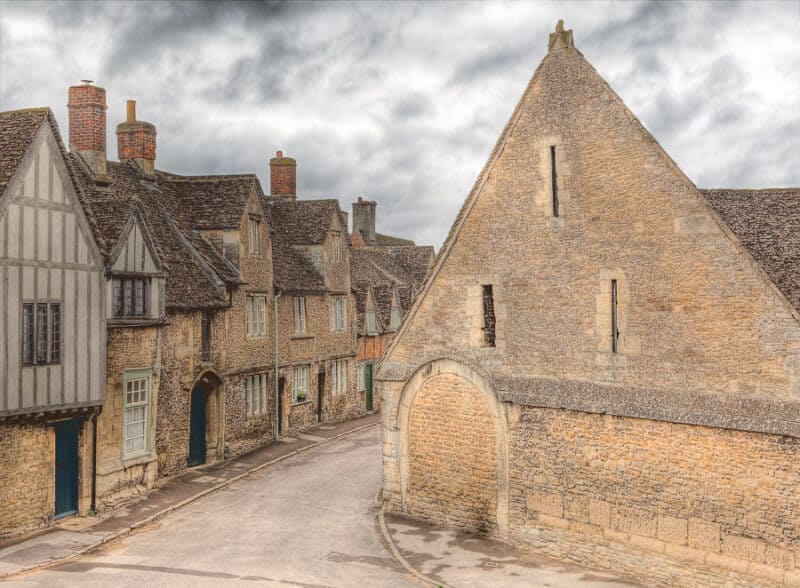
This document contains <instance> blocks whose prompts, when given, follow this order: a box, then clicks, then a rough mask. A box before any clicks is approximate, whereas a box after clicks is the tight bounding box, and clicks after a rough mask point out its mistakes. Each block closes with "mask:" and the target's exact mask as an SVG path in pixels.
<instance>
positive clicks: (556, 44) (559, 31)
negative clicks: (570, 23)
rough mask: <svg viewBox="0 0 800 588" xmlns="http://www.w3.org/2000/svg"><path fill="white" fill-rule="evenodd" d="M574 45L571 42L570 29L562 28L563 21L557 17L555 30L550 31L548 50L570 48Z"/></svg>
mask: <svg viewBox="0 0 800 588" xmlns="http://www.w3.org/2000/svg"><path fill="white" fill-rule="evenodd" d="M574 46H575V45H573V44H572V29H570V30H568V31H565V30H564V21H563V20H561V19H559V21H558V23H557V24H556V32H555V33H550V42H549V43H548V44H547V49H548V51H553V50H556V49H571V48H573V47H574Z"/></svg>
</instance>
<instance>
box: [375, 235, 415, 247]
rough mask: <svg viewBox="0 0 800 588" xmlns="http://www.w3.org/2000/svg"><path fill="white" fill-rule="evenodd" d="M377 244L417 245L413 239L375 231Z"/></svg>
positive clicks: (385, 245)
mask: <svg viewBox="0 0 800 588" xmlns="http://www.w3.org/2000/svg"><path fill="white" fill-rule="evenodd" d="M375 244H376V245H378V247H414V246H415V245H416V243H414V241H412V240H411V239H402V238H401V237H392V236H391V235H382V234H381V233H375Z"/></svg>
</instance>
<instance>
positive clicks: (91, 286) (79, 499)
mask: <svg viewBox="0 0 800 588" xmlns="http://www.w3.org/2000/svg"><path fill="white" fill-rule="evenodd" d="M76 174H77V172H76V170H75V168H74V165H73V163H72V161H71V159H70V158H69V156H68V154H67V152H66V150H65V148H64V145H63V143H62V142H61V136H60V134H59V131H58V126H57V125H56V121H55V118H54V117H53V114H52V112H51V111H50V110H49V109H48V108H36V109H30V110H17V111H13V112H3V113H0V334H2V335H0V463H2V464H3V466H2V468H0V539H2V538H5V537H7V536H10V535H13V534H17V533H20V532H24V531H27V530H32V529H36V528H38V527H40V526H43V525H47V524H49V523H50V522H51V521H52V520H53V518H58V517H62V516H66V515H69V514H72V513H74V512H78V511H80V512H84V513H85V512H87V511H88V510H90V509H91V508H93V507H94V498H95V496H94V486H93V480H94V475H93V468H94V462H93V460H92V446H93V441H92V438H93V433H94V429H95V426H96V418H97V413H98V411H99V410H100V409H101V407H102V405H103V400H104V397H105V393H104V390H105V387H104V385H103V382H104V377H105V327H106V325H105V322H106V310H105V309H106V298H105V288H104V277H103V268H104V265H103V251H104V247H105V245H104V243H103V242H102V241H101V240H99V241H96V240H95V238H94V236H93V230H92V227H93V225H94V219H93V217H92V216H91V214H90V213H89V212H88V211H87V210H86V208H85V206H84V202H83V194H82V192H81V189H80V187H79V185H78V183H77V181H76Z"/></svg>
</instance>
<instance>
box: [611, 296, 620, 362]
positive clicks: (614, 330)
mask: <svg viewBox="0 0 800 588" xmlns="http://www.w3.org/2000/svg"><path fill="white" fill-rule="evenodd" d="M617 314H618V313H617V281H616V280H611V353H616V352H617V348H618V347H619V324H618V322H617V319H618V316H617Z"/></svg>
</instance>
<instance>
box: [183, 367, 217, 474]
mask: <svg viewBox="0 0 800 588" xmlns="http://www.w3.org/2000/svg"><path fill="white" fill-rule="evenodd" d="M195 389H199V390H203V392H205V395H206V463H207V464H209V463H216V462H219V461H222V460H223V459H224V453H225V385H224V383H223V381H222V378H220V377H219V374H217V372H216V371H214V370H213V369H206V370H204V371H203V372H202V373H201V374H200V375H199V376H198V377H197V379H196V380H195V381H194V384H192V387H191V390H195ZM187 451H188V445H187Z"/></svg>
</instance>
